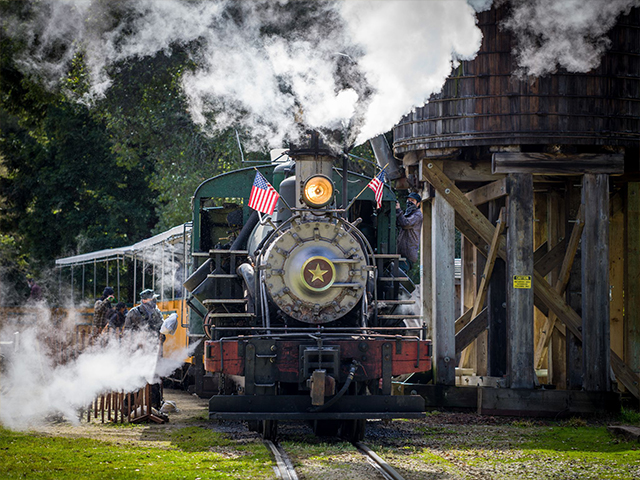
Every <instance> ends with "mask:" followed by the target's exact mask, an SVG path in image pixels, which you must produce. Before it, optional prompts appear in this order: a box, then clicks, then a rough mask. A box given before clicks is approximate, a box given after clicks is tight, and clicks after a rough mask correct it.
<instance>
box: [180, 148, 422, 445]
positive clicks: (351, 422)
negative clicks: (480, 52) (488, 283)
mask: <svg viewBox="0 0 640 480" xmlns="http://www.w3.org/2000/svg"><path fill="white" fill-rule="evenodd" d="M288 155H289V157H291V159H292V162H290V163H287V164H280V165H278V166H275V167H271V168H270V169H269V168H266V167H260V171H261V174H263V175H264V176H265V178H267V179H268V180H270V181H273V183H274V188H276V189H277V190H278V191H279V194H280V198H279V200H278V203H277V205H276V208H275V211H274V213H273V215H271V216H266V215H263V214H257V212H250V211H247V210H245V211H244V213H243V217H244V220H245V221H244V225H243V227H242V229H241V230H240V231H239V232H238V233H237V234H236V235H235V239H234V240H233V241H232V242H230V244H229V245H228V248H212V249H209V250H208V251H203V248H202V247H203V245H202V244H199V243H198V239H197V238H195V235H194V239H193V241H192V243H193V256H194V259H196V264H195V265H194V274H192V276H191V277H190V278H189V279H188V280H187V282H186V283H185V286H187V288H188V289H189V290H190V291H191V294H192V296H193V297H194V298H195V299H196V300H197V302H198V303H199V304H200V305H201V306H202V307H204V308H206V314H203V316H204V318H203V321H202V333H203V334H204V335H205V336H206V338H207V339H206V341H205V342H204V366H205V369H206V370H207V371H208V372H212V373H215V374H217V375H219V376H220V378H222V379H223V381H222V382H221V383H222V385H220V388H219V391H218V394H217V395H214V396H213V397H211V399H210V402H209V412H210V418H212V419H213V418H217V419H241V420H247V421H250V422H251V423H250V424H251V425H253V426H255V427H257V428H259V430H260V432H261V433H262V434H263V435H264V436H265V437H273V436H274V435H275V433H276V428H277V421H278V420H308V421H311V422H312V424H313V425H314V429H315V431H316V433H318V434H336V433H340V434H341V435H343V436H345V437H348V438H351V439H354V440H355V439H359V438H361V437H362V435H363V434H364V422H365V420H366V419H368V418H397V417H403V418H407V417H418V416H421V415H422V414H423V411H424V400H423V399H422V398H421V397H419V396H400V395H397V396H396V395H392V394H391V393H392V392H391V390H392V389H391V380H392V377H393V376H396V375H401V374H406V373H413V372H417V371H428V370H430V369H431V358H430V356H431V343H430V341H429V340H427V339H426V338H424V335H423V331H422V330H418V335H416V330H415V329H414V330H413V331H408V330H407V328H406V326H405V323H404V321H405V319H407V318H411V317H413V318H416V317H418V315H416V313H415V312H414V313H413V314H406V313H401V312H400V311H398V307H400V306H401V305H403V304H406V303H410V302H409V300H407V299H404V300H403V299H402V298H401V296H402V294H403V291H404V290H403V287H402V286H401V283H402V282H403V281H406V280H407V278H406V274H404V272H402V271H401V270H399V268H398V263H399V260H400V258H399V255H397V253H396V252H395V218H394V216H395V209H394V208H393V204H394V202H395V197H394V196H393V193H392V192H391V191H390V190H389V189H388V187H385V200H384V202H383V206H384V208H383V209H382V213H383V215H385V214H386V216H382V215H375V214H374V213H373V212H374V209H373V208H371V206H370V204H371V203H373V204H374V205H375V200H374V199H373V195H372V193H373V192H372V191H371V190H370V189H367V188H366V186H367V183H368V180H369V179H367V178H366V177H361V176H358V175H355V174H351V173H349V172H343V171H339V170H337V169H336V168H335V167H334V161H335V158H336V157H335V156H334V155H333V153H332V152H331V151H330V150H329V149H328V148H326V147H324V145H323V144H322V142H321V140H320V139H319V137H318V136H315V135H314V136H312V137H311V138H310V143H309V144H308V145H305V146H304V147H303V148H294V147H292V148H291V149H289V152H288ZM249 175H250V174H249V172H246V173H245V174H244V179H248V178H250V177H249ZM342 175H347V179H348V180H349V181H348V182H346V181H345V182H342V185H348V186H349V187H351V185H350V182H352V183H353V184H356V186H357V187H363V188H362V190H361V193H362V192H364V193H362V195H361V196H360V198H359V201H356V202H354V201H353V200H354V199H355V198H356V195H355V194H356V193H357V192H356V189H355V188H353V190H354V191H353V192H340V191H338V189H337V188H336V184H339V182H340V180H341V178H342ZM220 177H223V176H220ZM285 177H287V178H285ZM336 177H337V178H336ZM217 178H218V180H219V181H218V182H215V180H216V179H212V181H208V182H210V183H214V184H215V183H217V185H211V184H210V185H208V186H207V185H205V184H203V185H201V187H199V191H200V194H201V195H200V196H198V192H196V196H195V197H194V232H196V233H198V234H199V235H200V236H201V237H204V236H205V234H204V232H203V231H202V229H199V228H197V226H196V225H195V222H196V219H197V218H199V217H200V215H199V214H198V213H197V212H196V211H195V209H196V208H201V205H203V200H202V199H203V198H205V194H206V192H207V191H209V192H213V191H214V186H215V187H218V188H215V190H216V191H217V193H218V195H219V196H221V197H222V195H224V192H223V191H222V190H223V189H221V188H220V187H221V186H222V185H223V184H227V183H230V184H232V185H235V191H236V195H237V193H238V192H239V191H240V190H241V189H240V188H239V186H238V185H237V182H228V181H225V182H222V181H220V178H219V177H217ZM336 179H337V180H338V182H336ZM222 180H225V179H224V178H222ZM227 180H228V179H227ZM205 183H207V182H205ZM250 185H251V184H250V183H249V187H250ZM349 190H351V188H349ZM358 191H360V188H358ZM248 193H249V192H247V191H246V190H245V191H244V192H243V195H244V194H246V196H245V197H244V198H245V199H246V198H248V197H249V194H248ZM343 194H344V198H343V197H342V196H343ZM350 202H351V203H350ZM348 204H349V205H351V204H352V205H354V207H356V208H354V209H353V211H349V210H347V209H345V208H337V205H348ZM245 205H246V203H245ZM361 212H362V213H365V214H367V213H368V215H365V216H364V219H363V218H362V217H357V218H354V216H355V215H357V214H359V213H361ZM201 313H202V312H201ZM227 381H228V382H227ZM232 381H233V385H234V386H236V388H235V391H233V390H234V389H233V388H232V389H229V388H228V387H229V385H228V383H231V382H232ZM229 393H232V394H229Z"/></svg>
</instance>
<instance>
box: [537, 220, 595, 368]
mask: <svg viewBox="0 0 640 480" xmlns="http://www.w3.org/2000/svg"><path fill="white" fill-rule="evenodd" d="M583 229H584V215H583V213H582V208H580V210H578V217H577V218H576V223H575V225H574V227H573V230H571V237H570V238H569V243H568V246H567V251H566V253H565V256H564V260H563V261H562V267H561V268H560V273H559V274H558V275H557V279H556V282H555V286H554V290H555V291H556V292H557V293H558V294H559V295H563V294H564V291H565V289H566V288H567V284H568V283H569V275H570V274H571V267H572V266H573V261H574V258H575V256H576V251H577V250H578V245H579V244H580V238H581V237H582V231H583ZM556 318H557V317H556V315H555V314H554V313H552V312H550V313H549V317H548V320H547V322H546V323H545V325H544V327H543V334H542V335H541V336H540V338H539V340H538V343H537V344H536V350H535V355H534V364H535V365H536V366H537V365H538V364H539V362H540V359H541V358H542V354H543V352H544V349H545V348H547V345H548V344H549V340H550V339H551V335H552V334H553V332H554V325H555V321H556Z"/></svg>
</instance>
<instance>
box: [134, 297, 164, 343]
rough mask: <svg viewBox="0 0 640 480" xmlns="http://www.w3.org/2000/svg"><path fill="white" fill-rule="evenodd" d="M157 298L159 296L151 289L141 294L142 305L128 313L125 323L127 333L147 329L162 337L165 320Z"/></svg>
mask: <svg viewBox="0 0 640 480" xmlns="http://www.w3.org/2000/svg"><path fill="white" fill-rule="evenodd" d="M156 298H158V295H156V294H155V292H154V291H153V290H151V289H150V288H148V289H146V290H143V291H142V292H140V305H138V306H137V307H135V308H132V309H131V310H129V312H128V313H127V316H126V318H125V321H124V329H125V331H126V330H140V329H141V328H145V329H147V330H149V331H151V332H154V333H156V334H158V335H160V327H161V326H162V320H163V319H162V312H161V311H160V310H159V309H158V307H157V306H156Z"/></svg>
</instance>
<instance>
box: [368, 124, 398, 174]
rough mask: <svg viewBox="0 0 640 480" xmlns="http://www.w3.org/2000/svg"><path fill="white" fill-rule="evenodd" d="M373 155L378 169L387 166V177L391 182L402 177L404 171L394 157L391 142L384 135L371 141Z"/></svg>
mask: <svg viewBox="0 0 640 480" xmlns="http://www.w3.org/2000/svg"><path fill="white" fill-rule="evenodd" d="M369 143H370V144H371V148H372V149H373V154H374V155H375V156H376V162H377V163H378V167H380V168H384V166H385V165H388V166H387V176H388V177H389V180H396V179H398V178H400V177H402V171H401V170H400V168H399V167H398V160H397V159H396V157H394V156H393V152H392V151H391V147H389V142H387V139H386V137H385V136H384V135H378V136H377V137H373V138H372V139H371V140H369Z"/></svg>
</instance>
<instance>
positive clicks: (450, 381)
mask: <svg viewBox="0 0 640 480" xmlns="http://www.w3.org/2000/svg"><path fill="white" fill-rule="evenodd" d="M454 225H455V212H454V210H453V207H452V206H451V204H450V203H449V202H448V201H447V199H446V198H445V196H444V195H443V194H442V192H440V191H438V190H437V189H436V196H435V198H434V199H433V211H432V231H431V238H432V243H431V247H432V255H431V265H432V268H433V270H432V282H433V284H432V309H433V330H434V331H433V352H434V367H435V374H434V380H435V382H436V383H438V384H443V385H455V381H456V372H455V367H456V346H455V311H456V310H455V277H454V259H455V228H454Z"/></svg>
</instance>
